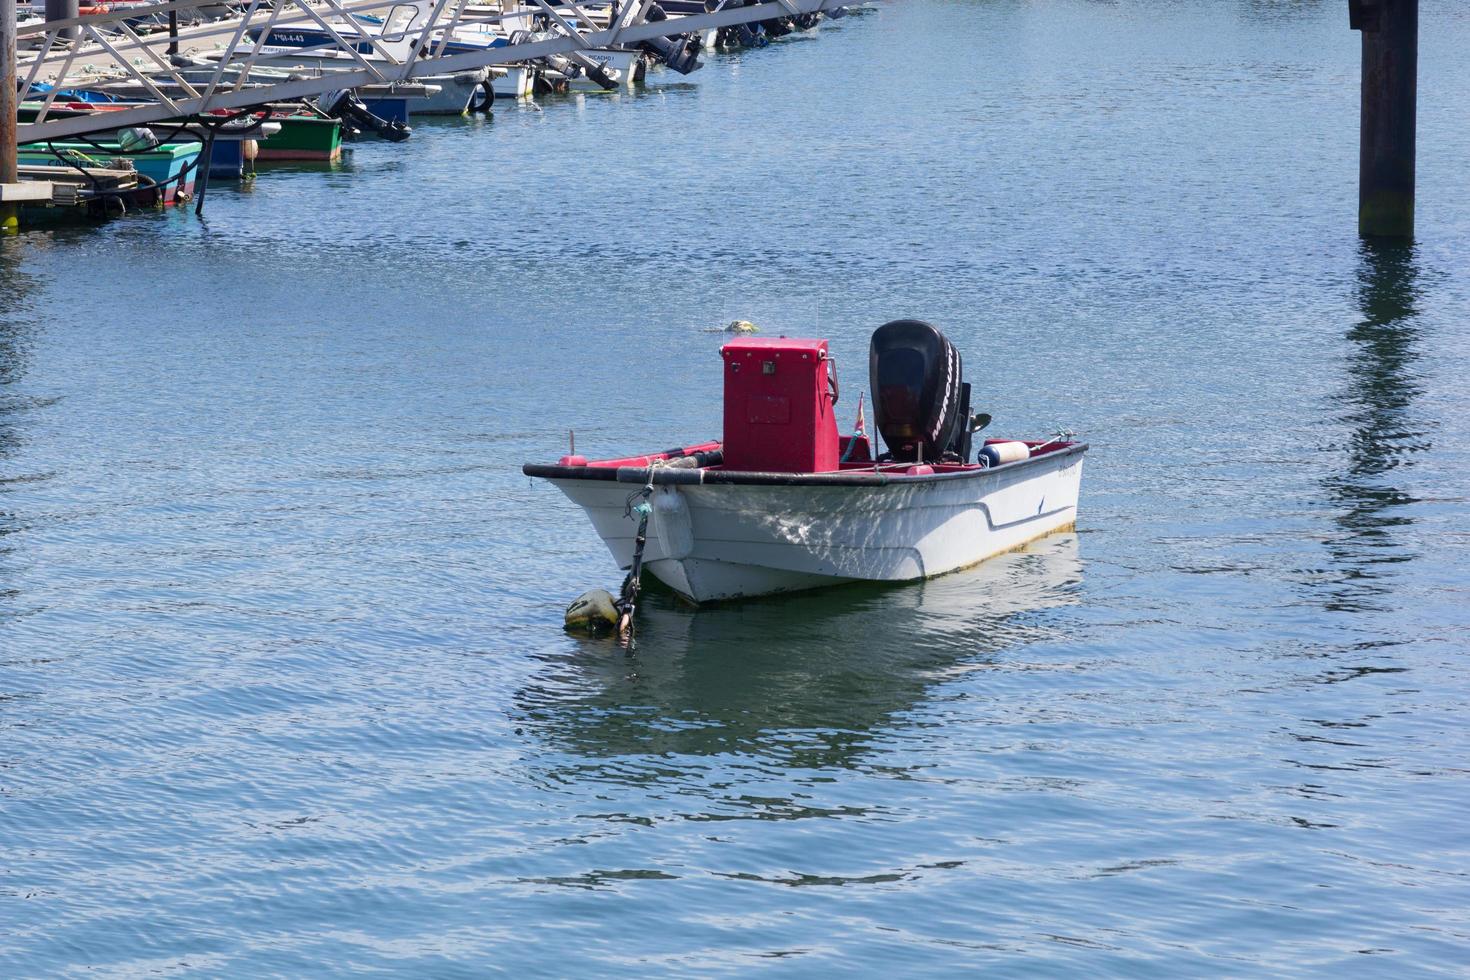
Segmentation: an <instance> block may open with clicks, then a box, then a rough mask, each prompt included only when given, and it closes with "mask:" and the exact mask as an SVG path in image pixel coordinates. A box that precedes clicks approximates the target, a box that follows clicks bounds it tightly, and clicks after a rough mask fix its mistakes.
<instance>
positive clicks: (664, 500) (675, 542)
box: [653, 485, 694, 559]
mask: <svg viewBox="0 0 1470 980" xmlns="http://www.w3.org/2000/svg"><path fill="white" fill-rule="evenodd" d="M653 516H654V519H655V520H656V522H657V524H656V526H655V529H656V530H657V531H658V543H659V547H660V548H661V549H662V551H663V553H664V555H665V556H667V557H669V558H673V559H679V558H687V557H689V553H690V552H691V551H693V550H694V528H693V527H692V526H691V525H690V523H689V503H688V501H686V500H685V499H684V495H683V494H681V493H680V492H679V488H678V487H674V486H667V485H665V486H661V487H658V488H657V489H655V490H654V491H653Z"/></svg>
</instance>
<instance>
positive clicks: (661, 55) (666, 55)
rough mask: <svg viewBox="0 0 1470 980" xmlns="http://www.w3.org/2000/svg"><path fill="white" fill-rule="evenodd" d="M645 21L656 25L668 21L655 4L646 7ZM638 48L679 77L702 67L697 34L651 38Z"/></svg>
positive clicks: (666, 16) (662, 11) (660, 8)
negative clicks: (676, 73)
mask: <svg viewBox="0 0 1470 980" xmlns="http://www.w3.org/2000/svg"><path fill="white" fill-rule="evenodd" d="M643 19H644V20H645V21H649V22H652V23H658V22H659V21H663V20H668V19H669V15H668V14H666V13H664V8H662V7H660V6H659V5H658V4H656V3H651V4H649V5H648V11H647V12H646V13H645V14H644V18H643ZM638 46H639V47H640V48H642V49H643V50H644V51H647V52H649V53H650V54H652V55H653V56H654V57H656V58H658V60H660V61H662V62H663V63H664V64H665V65H667V66H668V67H669V70H670V71H676V72H678V73H679V74H681V75H688V74H690V73H691V72H696V71H698V70H699V69H701V68H703V67H704V64H703V63H702V62H701V61H700V60H699V49H700V41H699V35H697V34H677V35H674V36H673V37H653V38H649V39H648V40H647V41H640V42H638Z"/></svg>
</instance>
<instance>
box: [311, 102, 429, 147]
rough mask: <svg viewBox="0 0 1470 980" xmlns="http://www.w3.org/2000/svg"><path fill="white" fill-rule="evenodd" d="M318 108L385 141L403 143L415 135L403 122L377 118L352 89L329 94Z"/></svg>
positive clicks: (317, 103) (318, 103) (319, 103)
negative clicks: (373, 133) (371, 132)
mask: <svg viewBox="0 0 1470 980" xmlns="http://www.w3.org/2000/svg"><path fill="white" fill-rule="evenodd" d="M316 105H317V108H318V109H320V110H321V111H322V112H325V113H326V114H327V115H329V116H332V117H334V118H337V119H340V120H342V121H343V122H344V123H348V124H350V125H352V126H354V127H357V128H361V129H368V130H372V131H373V132H375V133H377V134H378V135H379V136H381V137H383V139H385V140H391V141H392V142H394V143H402V142H403V141H404V140H406V139H408V138H409V136H411V135H412V134H413V130H412V129H410V128H409V127H408V126H406V125H405V124H403V123H401V122H390V121H389V120H387V119H384V118H382V117H381V116H375V115H373V113H372V112H371V111H370V110H369V109H368V107H367V106H365V105H363V103H362V99H359V98H358V97H357V93H356V92H354V91H352V90H351V89H338V90H337V91H335V92H328V93H327V94H326V95H323V96H321V97H320V98H318V99H317V100H316Z"/></svg>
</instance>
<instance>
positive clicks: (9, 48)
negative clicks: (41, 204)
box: [0, 0, 20, 233]
mask: <svg viewBox="0 0 1470 980" xmlns="http://www.w3.org/2000/svg"><path fill="white" fill-rule="evenodd" d="M15 96H16V91H15V0H0V184H15V183H18V182H19V181H20V171H19V169H18V168H17V167H16V156H15V109H16V105H15ZM19 223H20V215H19V212H18V211H17V209H16V206H15V205H14V204H5V203H3V202H0V233H4V232H8V231H14V230H15V229H16V228H17V227H18V226H19Z"/></svg>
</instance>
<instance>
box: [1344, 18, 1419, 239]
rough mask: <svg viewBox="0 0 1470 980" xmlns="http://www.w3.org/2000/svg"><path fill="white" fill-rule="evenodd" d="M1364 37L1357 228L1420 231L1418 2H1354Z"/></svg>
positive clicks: (1383, 233)
mask: <svg viewBox="0 0 1470 980" xmlns="http://www.w3.org/2000/svg"><path fill="white" fill-rule="evenodd" d="M1348 23H1349V26H1350V27H1351V28H1352V29H1353V30H1356V31H1360V32H1362V35H1363V67H1362V110H1361V116H1360V119H1359V148H1358V234H1360V235H1362V236H1364V237H1366V238H1412V237H1413V235H1414V136H1415V119H1414V114H1415V106H1416V103H1417V101H1418V74H1419V0H1348Z"/></svg>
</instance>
